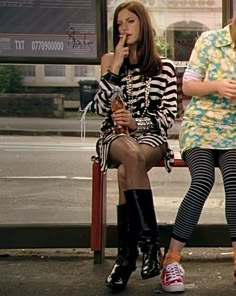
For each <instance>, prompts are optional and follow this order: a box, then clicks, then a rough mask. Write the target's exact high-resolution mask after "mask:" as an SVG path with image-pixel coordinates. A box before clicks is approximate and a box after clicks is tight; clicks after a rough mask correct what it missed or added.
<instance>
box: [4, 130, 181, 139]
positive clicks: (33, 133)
mask: <svg viewBox="0 0 236 296" xmlns="http://www.w3.org/2000/svg"><path fill="white" fill-rule="evenodd" d="M0 135H2V136H67V137H81V132H80V131H50V130H48V131H47V130H45V131H42V130H41V131H39V130H14V129H12V130H6V129H3V130H0ZM99 135H100V132H98V131H86V135H85V137H88V138H98V137H99ZM82 137H83V136H82ZM83 138H84V137H83ZM178 138H179V134H169V136H168V139H170V140H177V139H178Z"/></svg>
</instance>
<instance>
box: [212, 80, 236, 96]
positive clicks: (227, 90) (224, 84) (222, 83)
mask: <svg viewBox="0 0 236 296" xmlns="http://www.w3.org/2000/svg"><path fill="white" fill-rule="evenodd" d="M215 83H216V89H217V92H218V94H219V95H221V96H222V97H226V98H228V99H234V98H236V80H232V79H224V80H217V81H215Z"/></svg>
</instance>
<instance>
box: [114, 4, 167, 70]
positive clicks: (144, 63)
mask: <svg viewBox="0 0 236 296" xmlns="http://www.w3.org/2000/svg"><path fill="white" fill-rule="evenodd" d="M123 9H127V10H129V11H130V12H132V13H134V14H135V15H137V17H138V19H139V21H140V37H139V44H138V48H137V54H138V63H139V66H140V71H141V73H142V74H143V75H145V76H154V75H157V74H158V73H160V72H161V69H162V67H161V65H162V63H161V58H160V56H159V54H158V52H157V47H156V45H155V41H154V33H153V27H152V24H151V19H150V16H149V14H148V12H147V10H146V8H145V7H144V6H143V4H141V3H139V2H137V1H129V2H124V3H121V4H120V5H119V6H117V8H116V10H115V13H114V18H113V46H114V50H115V48H116V45H117V43H118V42H119V39H120V33H119V30H118V24H117V19H118V14H119V13H120V11H121V10H123Z"/></svg>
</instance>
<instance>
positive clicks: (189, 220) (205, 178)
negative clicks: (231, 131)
mask: <svg viewBox="0 0 236 296" xmlns="http://www.w3.org/2000/svg"><path fill="white" fill-rule="evenodd" d="M185 161H186V163H187V164H188V167H189V170H190V174H191V178H192V181H191V185H190V188H189V190H188V192H187V194H186V196H185V197H184V199H183V201H182V203H181V205H180V208H179V210H178V213H177V217H176V220H175V225H174V228H173V232H172V237H173V238H174V239H176V240H178V241H181V242H184V243H186V242H187V241H188V240H189V238H190V236H191V234H192V232H193V230H194V227H195V226H196V224H197V223H198V220H199V218H200V215H201V212H202V208H203V206H204V203H205V201H206V199H207V197H208V195H209V193H210V191H211V189H212V187H213V185H214V181H215V168H214V166H215V164H216V165H217V166H219V168H220V170H221V173H222V176H223V182H224V189H225V215H226V220H227V224H228V226H229V233H230V238H231V240H232V241H236V150H212V149H200V148H194V149H191V150H188V151H187V152H185Z"/></svg>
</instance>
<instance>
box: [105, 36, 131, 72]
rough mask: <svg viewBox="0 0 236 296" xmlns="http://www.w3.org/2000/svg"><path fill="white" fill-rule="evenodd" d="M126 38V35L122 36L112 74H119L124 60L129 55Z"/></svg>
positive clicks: (114, 59)
mask: <svg viewBox="0 0 236 296" xmlns="http://www.w3.org/2000/svg"><path fill="white" fill-rule="evenodd" d="M126 38H127V35H126V34H125V35H122V36H121V38H120V40H119V42H118V43H117V46H116V48H115V53H114V57H113V62H112V65H111V69H110V70H111V72H112V73H114V74H119V71H120V67H121V65H122V64H123V61H124V58H126V57H127V56H128V55H129V47H128V46H125V41H126Z"/></svg>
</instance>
